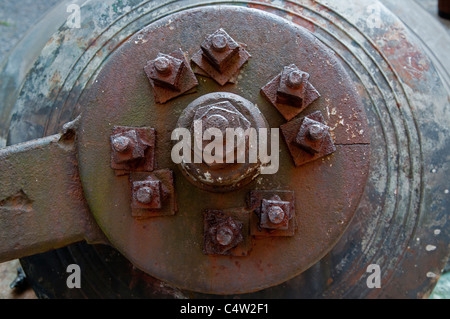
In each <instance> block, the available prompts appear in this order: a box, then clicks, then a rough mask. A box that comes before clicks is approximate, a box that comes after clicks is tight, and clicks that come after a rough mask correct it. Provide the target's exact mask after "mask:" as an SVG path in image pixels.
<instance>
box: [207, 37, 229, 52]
mask: <svg viewBox="0 0 450 319" xmlns="http://www.w3.org/2000/svg"><path fill="white" fill-rule="evenodd" d="M211 43H212V47H213V49H214V50H215V51H218V52H223V51H225V50H226V49H227V45H228V40H227V38H226V37H225V36H224V35H223V34H216V35H215V36H214V37H213V38H212V40H211Z"/></svg>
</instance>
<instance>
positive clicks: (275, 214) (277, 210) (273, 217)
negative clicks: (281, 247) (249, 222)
mask: <svg viewBox="0 0 450 319" xmlns="http://www.w3.org/2000/svg"><path fill="white" fill-rule="evenodd" d="M285 215H286V214H285V213H284V210H283V208H281V207H279V206H273V207H271V208H270V209H269V212H268V216H269V220H270V222H271V223H272V224H275V225H278V224H280V223H281V222H282V221H283V220H284V217H285Z"/></svg>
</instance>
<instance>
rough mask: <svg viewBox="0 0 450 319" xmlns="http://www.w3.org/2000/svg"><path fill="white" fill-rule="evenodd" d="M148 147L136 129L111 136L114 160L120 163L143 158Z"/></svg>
mask: <svg viewBox="0 0 450 319" xmlns="http://www.w3.org/2000/svg"><path fill="white" fill-rule="evenodd" d="M147 147H148V146H147V145H143V144H142V143H140V141H139V138H138V135H137V133H136V131H135V130H129V131H126V132H123V133H118V134H115V135H112V136H111V149H112V155H113V160H114V162H116V163H118V164H120V163H125V162H129V161H133V160H136V159H140V158H143V157H144V155H145V150H146V149H147Z"/></svg>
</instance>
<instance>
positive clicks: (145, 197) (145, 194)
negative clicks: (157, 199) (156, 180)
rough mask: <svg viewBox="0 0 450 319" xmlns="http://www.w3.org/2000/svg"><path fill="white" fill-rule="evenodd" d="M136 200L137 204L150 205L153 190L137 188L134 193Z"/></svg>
mask: <svg viewBox="0 0 450 319" xmlns="http://www.w3.org/2000/svg"><path fill="white" fill-rule="evenodd" d="M136 199H137V200H138V202H139V203H142V204H149V203H151V202H152V200H153V190H152V189H151V188H150V187H148V186H144V187H141V188H139V190H138V191H137V192H136Z"/></svg>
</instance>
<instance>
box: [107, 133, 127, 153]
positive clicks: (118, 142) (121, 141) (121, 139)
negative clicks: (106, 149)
mask: <svg viewBox="0 0 450 319" xmlns="http://www.w3.org/2000/svg"><path fill="white" fill-rule="evenodd" d="M112 144H113V147H114V149H115V150H116V151H117V152H119V153H123V152H125V151H127V150H128V148H129V146H130V144H131V140H130V139H129V138H128V137H125V136H118V137H116V138H114V139H113V141H112Z"/></svg>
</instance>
